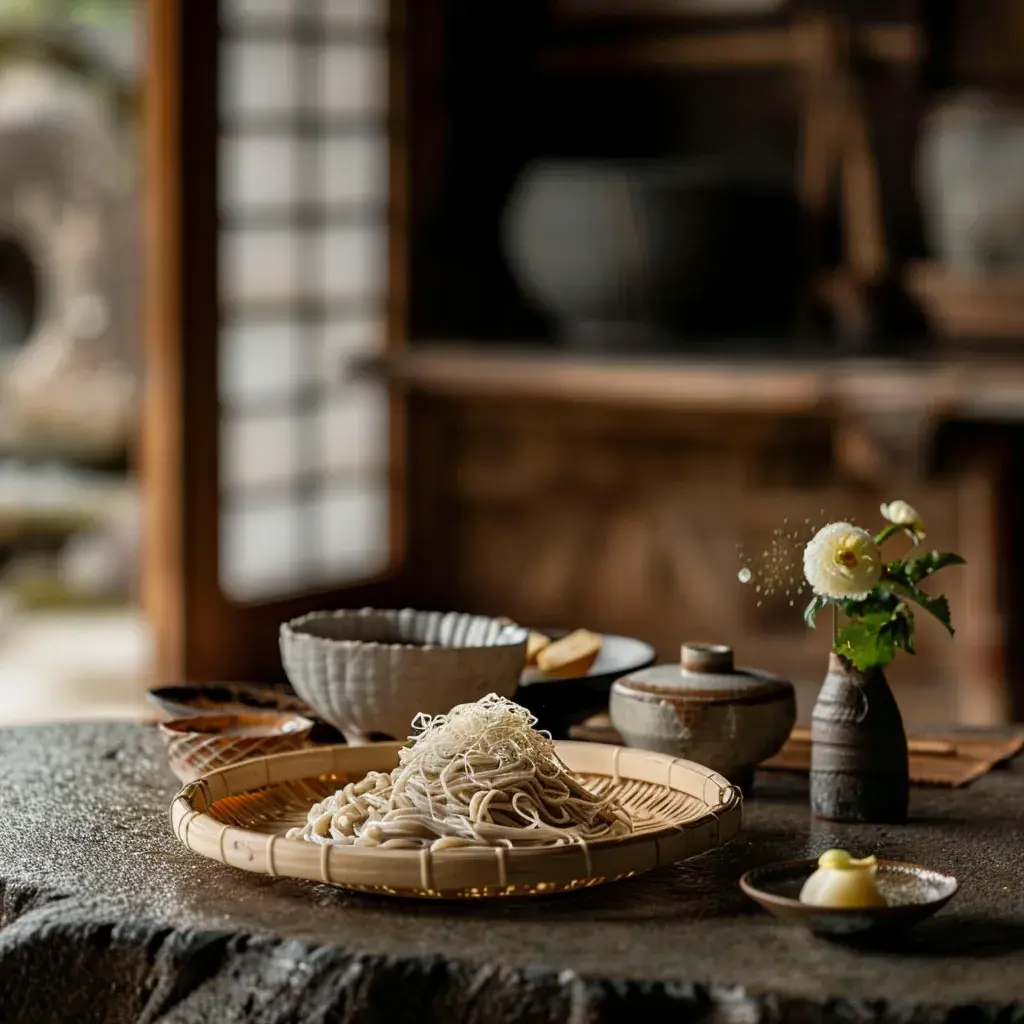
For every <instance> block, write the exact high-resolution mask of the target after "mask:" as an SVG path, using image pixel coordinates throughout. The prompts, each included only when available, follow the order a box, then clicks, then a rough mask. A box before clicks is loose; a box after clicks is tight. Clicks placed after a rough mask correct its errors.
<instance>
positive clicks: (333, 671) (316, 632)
mask: <svg viewBox="0 0 1024 1024" xmlns="http://www.w3.org/2000/svg"><path fill="white" fill-rule="evenodd" d="M280 643H281V659H282V661H283V663H284V669H285V673H286V674H287V676H288V679H289V681H290V682H291V684H292V686H294V687H295V692H296V693H298V695H299V696H300V697H301V698H302V699H303V700H305V701H306V702H307V703H308V704H309V705H310V707H312V708H313V710H314V712H315V713H316V714H317V716H319V717H320V718H322V719H323V720H324V721H325V722H329V723H330V724H331V725H333V726H335V727H336V728H338V729H340V730H341V732H342V733H343V735H344V736H345V739H346V741H347V742H348V743H351V744H360V743H367V742H369V741H370V740H371V739H372V738H373V737H374V736H375V735H383V736H390V737H392V738H393V739H404V738H405V737H406V736H408V735H409V723H410V722H412V720H413V719H414V718H415V717H416V715H417V714H418V713H420V712H423V713H425V714H428V715H438V714H444V713H447V712H448V711H449V710H451V708H453V707H454V706H455V705H456V704H465V703H469V702H470V701H476V700H479V699H480V698H481V697H484V696H486V695H487V694H488V693H496V694H498V695H499V696H501V697H511V696H512V695H513V694H514V693H515V690H516V685H517V683H518V682H519V675H520V673H521V672H522V670H523V665H524V664H525V663H526V630H525V629H523V628H522V627H520V626H517V625H515V624H514V623H511V622H509V620H508V619H503V618H501V619H499V618H492V617H490V616H486V615H471V614H467V613H464V612H448V613H442V612H421V611H414V610H413V609H411V608H405V609H402V610H391V609H384V610H382V609H377V608H362V609H359V610H354V609H352V610H349V609H345V610H341V611H333V612H313V613H312V614H310V615H304V616H302V617H301V618H298V619H293V620H292V621H291V622H286V623H284V624H283V625H282V626H281V633H280Z"/></svg>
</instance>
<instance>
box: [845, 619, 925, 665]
mask: <svg viewBox="0 0 1024 1024" xmlns="http://www.w3.org/2000/svg"><path fill="white" fill-rule="evenodd" d="M835 650H836V651H837V652H838V653H839V654H841V655H843V657H845V658H846V659H847V661H849V662H851V663H852V664H853V665H855V666H856V667H857V668H859V669H860V670H861V671H867V670H868V669H872V668H884V667H885V666H886V665H888V664H889V662H890V661H892V659H893V658H894V657H895V656H896V651H897V650H904V651H906V652H907V653H908V654H913V653H914V615H913V613H912V612H911V610H910V606H909V605H907V604H906V603H905V602H897V603H896V605H895V607H894V608H893V609H892V610H891V611H876V612H871V613H870V614H868V615H864V616H863V617H862V618H859V619H855V620H854V621H853V622H850V623H849V624H848V625H847V626H846V627H845V628H844V629H843V631H842V632H841V633H840V634H839V637H838V638H837V640H836V644H835Z"/></svg>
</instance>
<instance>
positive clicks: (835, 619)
mask: <svg viewBox="0 0 1024 1024" xmlns="http://www.w3.org/2000/svg"><path fill="white" fill-rule="evenodd" d="M838 643H839V605H837V604H834V605H832V646H833V647H835V646H836V644H838Z"/></svg>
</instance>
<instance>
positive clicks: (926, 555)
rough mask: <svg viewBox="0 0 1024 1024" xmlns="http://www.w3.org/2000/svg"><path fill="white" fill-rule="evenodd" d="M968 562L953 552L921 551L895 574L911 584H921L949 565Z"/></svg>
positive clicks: (912, 556)
mask: <svg viewBox="0 0 1024 1024" xmlns="http://www.w3.org/2000/svg"><path fill="white" fill-rule="evenodd" d="M966 564H967V563H966V561H965V560H964V559H963V558H961V557H960V556H959V555H955V554H953V552H952V551H942V552H940V551H921V552H919V553H918V554H916V555H911V556H910V557H909V558H908V559H907V560H906V561H905V562H904V563H903V568H902V571H901V572H899V573H893V575H894V576H896V578H902V579H904V580H906V581H907V582H909V583H919V582H920V581H921V580H923V579H924V578H925V577H926V576H931V575H932V573H936V572H938V571H939V570H940V569H945V568H946V566H947V565H966Z"/></svg>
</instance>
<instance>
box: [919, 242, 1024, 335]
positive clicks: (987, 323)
mask: <svg viewBox="0 0 1024 1024" xmlns="http://www.w3.org/2000/svg"><path fill="white" fill-rule="evenodd" d="M904 281H905V283H906V287H907V291H908V292H909V293H910V295H912V296H913V298H914V299H916V300H917V302H918V303H920V305H921V308H922V310H923V311H924V314H925V316H926V317H927V318H928V321H929V323H930V324H931V325H932V327H933V329H934V330H935V332H936V334H937V335H939V336H940V337H942V338H944V339H947V340H948V341H950V342H955V341H956V340H957V339H962V338H976V339H989V340H999V341H1002V342H1005V343H1007V344H1012V343H1013V342H1017V343H1018V344H1022V343H1024V272H1022V271H1020V270H1003V271H999V272H993V273H991V274H989V275H988V276H986V277H984V278H971V277H964V276H958V275H957V274H955V273H951V272H950V271H949V270H948V269H947V268H945V267H943V266H942V265H941V264H938V263H927V262H921V263H913V264H911V265H910V266H908V267H907V269H906V272H905V274H904Z"/></svg>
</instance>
